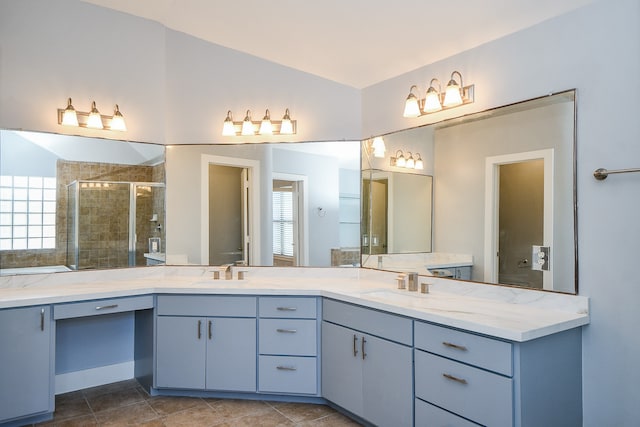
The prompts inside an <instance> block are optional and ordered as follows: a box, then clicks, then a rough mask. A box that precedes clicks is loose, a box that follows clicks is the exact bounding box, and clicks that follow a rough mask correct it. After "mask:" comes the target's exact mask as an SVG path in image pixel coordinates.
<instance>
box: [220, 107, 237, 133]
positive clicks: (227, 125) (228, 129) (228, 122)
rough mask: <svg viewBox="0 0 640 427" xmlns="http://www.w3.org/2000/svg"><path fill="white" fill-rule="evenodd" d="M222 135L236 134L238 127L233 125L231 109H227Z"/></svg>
mask: <svg viewBox="0 0 640 427" xmlns="http://www.w3.org/2000/svg"><path fill="white" fill-rule="evenodd" d="M222 135H223V136H235V135H236V128H235V126H234V125H233V118H232V117H231V110H229V111H227V117H226V118H225V119H224V123H223V125H222Z"/></svg>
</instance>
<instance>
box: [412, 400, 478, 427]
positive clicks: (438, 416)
mask: <svg viewBox="0 0 640 427" xmlns="http://www.w3.org/2000/svg"><path fill="white" fill-rule="evenodd" d="M416 426H429V427H478V424H476V423H472V422H471V421H467V420H465V419H464V418H460V417H459V416H457V415H454V414H452V413H451V412H447V411H445V410H443V409H440V408H438V407H437V406H433V405H431V404H429V403H427V402H423V401H422V400H420V399H416Z"/></svg>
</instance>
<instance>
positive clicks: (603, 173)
mask: <svg viewBox="0 0 640 427" xmlns="http://www.w3.org/2000/svg"><path fill="white" fill-rule="evenodd" d="M629 172H640V168H633V169H618V170H613V171H609V170H606V169H604V168H600V169H596V170H595V171H594V172H593V176H594V177H595V178H596V179H597V180H598V181H602V180H604V179H607V177H608V176H609V174H612V173H629Z"/></svg>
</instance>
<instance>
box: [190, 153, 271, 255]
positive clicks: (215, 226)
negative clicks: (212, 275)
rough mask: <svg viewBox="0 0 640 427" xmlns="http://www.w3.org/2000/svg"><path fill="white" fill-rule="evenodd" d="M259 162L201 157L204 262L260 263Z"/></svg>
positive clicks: (202, 253)
mask: <svg viewBox="0 0 640 427" xmlns="http://www.w3.org/2000/svg"><path fill="white" fill-rule="evenodd" d="M255 188H260V163H259V162H258V161H256V160H249V159H242V158H232V157H223V156H212V155H205V154H203V155H202V157H201V189H202V194H201V230H202V232H201V241H200V254H201V255H200V256H201V264H203V265H221V264H246V265H253V264H255V265H258V264H259V263H260V218H259V215H258V214H257V212H259V211H260V195H259V191H254V189H255Z"/></svg>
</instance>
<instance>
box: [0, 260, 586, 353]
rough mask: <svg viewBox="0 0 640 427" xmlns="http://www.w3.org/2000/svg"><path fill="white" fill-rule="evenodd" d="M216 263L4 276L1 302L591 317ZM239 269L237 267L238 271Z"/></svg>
mask: <svg viewBox="0 0 640 427" xmlns="http://www.w3.org/2000/svg"><path fill="white" fill-rule="evenodd" d="M214 269H215V267H200V266H193V267H191V266H189V267H170V266H156V267H139V268H133V269H121V270H99V271H83V272H71V273H56V274H35V275H25V276H4V277H1V278H0V309H2V308H10V307H22V306H31V305H40V304H56V303H64V302H74V301H84V300H91V299H102V298H114V297H124V296H133V295H146V294H163V293H175V294H187V293H191V294H194V293H196V294H223V295H224V294H246V295H310V296H322V297H328V298H334V299H337V300H340V301H344V302H349V303H354V304H360V305H363V306H366V307H370V308H374V309H379V310H384V311H388V312H391V313H395V314H399V315H404V316H409V317H413V318H415V319H419V320H425V321H429V322H434V323H439V324H442V325H445V326H450V327H454V328H460V329H464V330H468V331H472V332H476V333H480V334H486V335H490V336H494V337H498V338H502V339H506V340H511V341H517V342H522V341H528V340H532V339H535V338H539V337H542V336H545V335H549V334H553V333H556V332H561V331H563V330H567V329H572V328H575V327H579V326H583V325H586V324H588V323H589V310H588V309H589V301H588V298H586V297H581V296H574V295H565V294H557V293H550V292H543V291H535V290H529V289H518V288H513V287H503V286H495V285H487V284H481V283H473V282H464V281H457V280H451V279H441V278H436V277H431V276H421V277H420V281H421V282H426V283H429V284H430V292H429V293H428V294H420V293H418V292H409V291H406V290H397V289H395V283H396V282H395V277H396V274H395V273H391V272H384V271H376V270H370V269H366V268H310V267H306V268H305V267H303V268H277V267H244V268H242V270H245V271H247V273H246V278H245V279H244V280H213V278H212V277H213V273H212V271H213V270H214ZM234 277H237V275H234Z"/></svg>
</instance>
